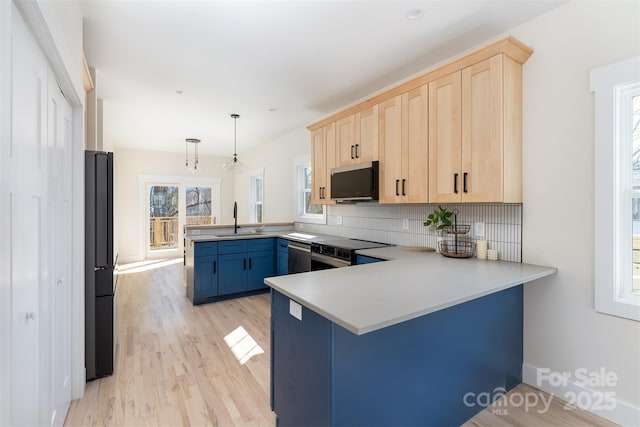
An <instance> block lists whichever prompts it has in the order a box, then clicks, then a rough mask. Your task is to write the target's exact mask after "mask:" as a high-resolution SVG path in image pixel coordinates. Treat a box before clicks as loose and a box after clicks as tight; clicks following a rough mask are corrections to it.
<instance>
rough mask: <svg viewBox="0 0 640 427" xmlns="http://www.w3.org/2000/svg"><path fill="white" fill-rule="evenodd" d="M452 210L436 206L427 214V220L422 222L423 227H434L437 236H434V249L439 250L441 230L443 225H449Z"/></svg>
mask: <svg viewBox="0 0 640 427" xmlns="http://www.w3.org/2000/svg"><path fill="white" fill-rule="evenodd" d="M452 215H453V212H451V211H450V210H448V209H446V208H443V207H442V206H438V208H437V209H436V210H434V211H433V212H432V213H431V214H429V216H428V217H427V220H426V221H425V222H424V224H423V225H424V226H425V227H429V226H432V227H434V228H435V229H436V232H437V234H438V237H437V238H436V251H438V252H439V243H440V241H441V240H442V230H444V228H445V227H448V226H451V216H452Z"/></svg>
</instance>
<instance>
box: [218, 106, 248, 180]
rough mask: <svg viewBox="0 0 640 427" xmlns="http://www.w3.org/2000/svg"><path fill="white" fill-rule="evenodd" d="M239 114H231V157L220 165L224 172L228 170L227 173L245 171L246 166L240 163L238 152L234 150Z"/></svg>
mask: <svg viewBox="0 0 640 427" xmlns="http://www.w3.org/2000/svg"><path fill="white" fill-rule="evenodd" d="M239 117H240V116H239V115H238V114H232V115H231V118H232V119H233V157H232V158H231V160H229V161H228V162H225V163H224V164H223V165H222V169H223V170H224V171H225V172H229V173H243V172H246V171H247V166H246V165H245V164H244V163H242V162H241V161H240V160H239V159H238V153H237V150H236V145H237V142H238V141H237V126H236V124H237V122H238V118H239Z"/></svg>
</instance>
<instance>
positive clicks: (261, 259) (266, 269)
mask: <svg viewBox="0 0 640 427" xmlns="http://www.w3.org/2000/svg"><path fill="white" fill-rule="evenodd" d="M247 257H248V259H249V269H248V270H247V274H248V277H247V285H248V290H250V291H254V290H258V289H267V288H268V287H267V285H265V284H264V278H265V277H271V276H274V275H275V259H274V258H275V257H274V254H273V250H271V251H262V252H250V253H249V254H247Z"/></svg>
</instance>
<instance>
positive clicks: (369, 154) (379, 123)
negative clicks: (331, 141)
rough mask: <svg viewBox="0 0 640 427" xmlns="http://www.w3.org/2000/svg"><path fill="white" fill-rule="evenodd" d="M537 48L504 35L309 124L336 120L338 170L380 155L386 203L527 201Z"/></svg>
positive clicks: (382, 193)
mask: <svg viewBox="0 0 640 427" xmlns="http://www.w3.org/2000/svg"><path fill="white" fill-rule="evenodd" d="M532 53H533V50H531V49H530V48H529V47H527V46H526V45H524V44H523V43H521V42H520V41H518V40H516V39H514V38H513V37H511V36H507V37H503V38H501V39H498V40H496V41H494V42H492V43H490V44H488V45H486V46H482V47H480V48H478V49H476V50H474V51H471V52H469V53H466V54H464V55H461V56H459V57H457V58H455V59H453V60H451V61H449V62H446V63H443V64H441V65H439V66H437V67H435V68H433V69H431V70H428V71H427V72H425V73H423V74H420V75H418V76H415V77H413V78H411V79H409V80H405V81H403V82H400V83H398V84H397V85H395V86H392V87H390V88H387V89H385V90H384V91H381V92H378V93H376V94H373V95H372V96H370V97H368V98H366V99H364V100H363V101H361V102H359V103H357V104H353V105H351V106H349V107H347V108H345V109H343V110H341V111H338V112H336V113H334V114H332V115H330V116H328V117H325V118H324V119H322V120H320V121H317V122H315V123H313V124H311V125H309V126H308V127H307V128H308V129H309V130H310V131H311V132H314V135H315V132H317V131H318V130H319V129H322V128H324V127H325V126H328V125H329V124H335V150H336V151H335V155H334V156H332V157H331V159H330V161H335V166H346V165H350V164H354V163H359V162H368V161H372V160H378V155H379V157H380V158H379V160H380V202H381V203H427V202H428V203H456V202H463V203H520V202H522V64H524V63H525V62H526V61H527V59H529V57H530V56H531V54H532ZM323 135H324V133H323ZM325 150H326V148H325ZM312 151H314V152H315V148H314V149H312ZM331 167H332V166H329V165H325V169H326V170H328V171H329V173H330V169H331ZM329 176H330V175H329V174H327V177H326V178H325V185H324V186H323V187H328V181H329ZM314 191H319V190H314ZM327 194H328V196H327V197H326V199H324V200H329V199H330V195H329V192H328V190H327ZM323 203H327V202H323Z"/></svg>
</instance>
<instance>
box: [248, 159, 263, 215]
mask: <svg viewBox="0 0 640 427" xmlns="http://www.w3.org/2000/svg"><path fill="white" fill-rule="evenodd" d="M247 175H248V178H249V223H251V224H263V223H264V168H259V169H254V170H252V171H249V173H248V174H247ZM257 179H260V180H261V181H262V194H261V196H262V200H259V201H258V200H256V198H257V196H256V186H255V181H256V180H257ZM258 205H260V206H261V209H262V221H260V222H258V216H257V215H258V212H257V207H258Z"/></svg>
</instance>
